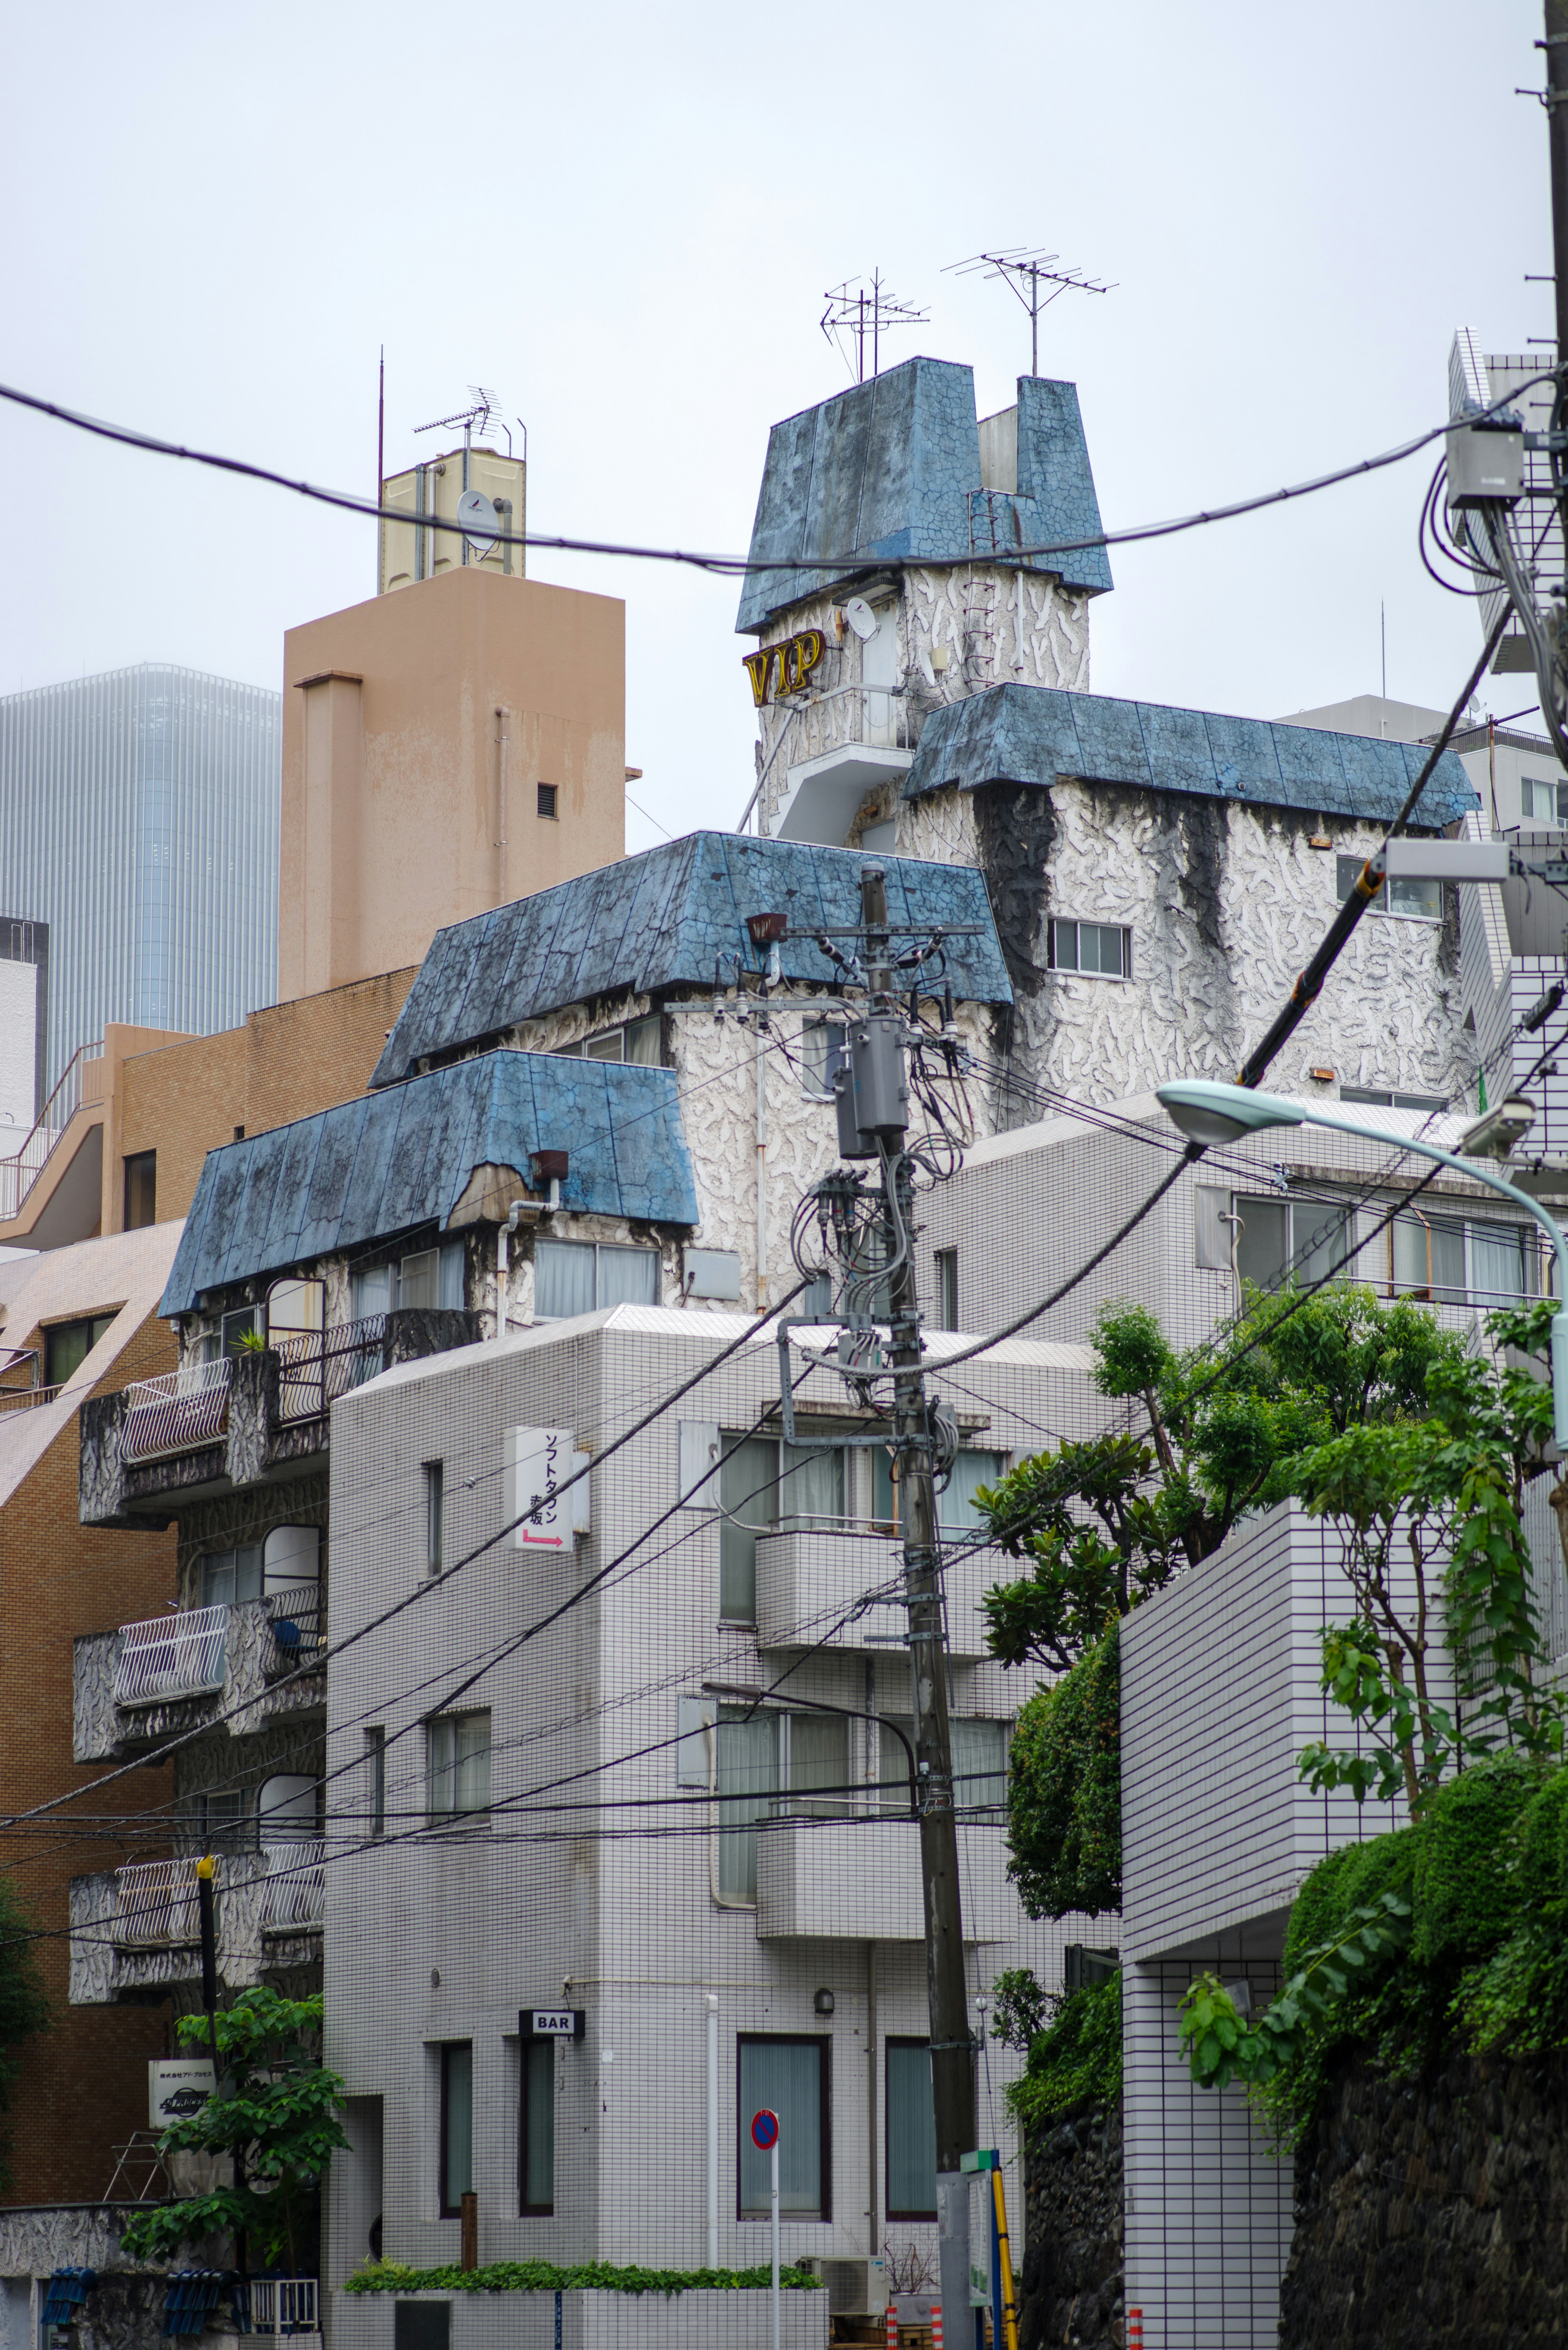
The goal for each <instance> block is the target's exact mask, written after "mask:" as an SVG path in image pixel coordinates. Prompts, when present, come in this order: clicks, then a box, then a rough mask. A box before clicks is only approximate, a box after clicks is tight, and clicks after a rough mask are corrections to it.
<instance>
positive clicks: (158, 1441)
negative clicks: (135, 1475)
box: [119, 1355, 233, 1467]
mask: <svg viewBox="0 0 1568 2350" xmlns="http://www.w3.org/2000/svg"><path fill="white" fill-rule="evenodd" d="M232 1369H233V1365H232V1363H231V1362H230V1359H229V1357H228V1356H227V1355H223V1356H220V1357H219V1358H218V1360H217V1361H216V1362H215V1363H187V1364H186V1365H185V1366H184V1367H183V1368H182V1369H181V1370H178V1371H165V1372H164V1373H163V1375H162V1377H161V1378H156V1379H132V1380H131V1381H130V1383H129V1385H128V1387H127V1388H126V1393H127V1395H128V1396H129V1397H130V1407H129V1409H127V1411H126V1415H125V1419H124V1420H123V1422H122V1423H121V1427H120V1431H119V1457H120V1460H121V1461H123V1462H124V1463H125V1464H126V1466H127V1467H130V1466H133V1465H134V1464H135V1463H136V1462H138V1461H161V1460H163V1459H165V1458H167V1457H168V1455H170V1454H171V1453H175V1452H192V1451H195V1450H196V1448H197V1447H198V1446H199V1445H202V1444H211V1443H213V1442H214V1440H216V1439H217V1438H218V1437H220V1436H222V1434H223V1430H224V1429H225V1428H226V1427H227V1425H228V1418H229V1377H230V1373H231V1371H232Z"/></svg>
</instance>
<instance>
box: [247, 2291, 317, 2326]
mask: <svg viewBox="0 0 1568 2350" xmlns="http://www.w3.org/2000/svg"><path fill="white" fill-rule="evenodd" d="M249 2290H250V2303H251V2332H252V2334H272V2335H276V2334H319V2333H320V2331H321V2304H320V2291H321V2288H320V2285H319V2282H318V2281H317V2279H316V2278H315V2277H252V2278H251V2280H250V2288H249Z"/></svg>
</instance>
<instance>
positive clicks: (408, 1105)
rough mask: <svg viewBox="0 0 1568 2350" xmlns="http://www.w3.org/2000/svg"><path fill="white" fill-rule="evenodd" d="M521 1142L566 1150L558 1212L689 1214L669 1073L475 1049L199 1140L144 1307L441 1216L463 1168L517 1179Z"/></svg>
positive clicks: (679, 1219) (690, 1198)
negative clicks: (251, 1130)
mask: <svg viewBox="0 0 1568 2350" xmlns="http://www.w3.org/2000/svg"><path fill="white" fill-rule="evenodd" d="M535 1150H565V1151H566V1152H567V1153H568V1154H569V1157H570V1162H571V1164H570V1171H569V1173H568V1174H567V1176H566V1180H565V1182H564V1183H563V1184H562V1186H561V1205H562V1206H563V1208H569V1209H574V1210H576V1211H577V1212H579V1213H581V1214H586V1215H600V1216H635V1217H640V1218H645V1219H647V1220H649V1221H650V1222H659V1223H672V1224H694V1223H695V1222H697V1189H696V1184H695V1182H694V1180H693V1178H692V1172H691V1154H690V1153H689V1152H688V1150H687V1148H686V1136H685V1131H684V1129H683V1128H682V1126H681V1123H680V1099H679V1097H678V1095H677V1092H676V1085H675V1074H674V1071H673V1070H671V1069H650V1068H639V1067H636V1066H622V1065H620V1064H618V1063H615V1062H609V1061H576V1060H564V1059H556V1058H554V1057H552V1056H550V1055H546V1054H543V1053H483V1054H481V1055H479V1056H478V1057H477V1058H476V1059H474V1060H472V1061H460V1062H458V1063H456V1064H455V1065H454V1066H452V1067H451V1068H446V1069H437V1070H434V1071H432V1072H431V1075H430V1076H424V1077H416V1078H414V1079H413V1081H412V1082H411V1083H410V1084H409V1085H406V1086H400V1087H397V1088H396V1089H395V1090H393V1091H391V1092H389V1093H382V1094H370V1095H368V1096H365V1097H362V1098H361V1099H360V1100H358V1101H350V1102H343V1103H341V1104H340V1105H339V1106H338V1107H337V1108H336V1109H325V1110H319V1111H317V1115H316V1116H315V1117H314V1118H299V1119H297V1120H296V1122H295V1124H294V1125H292V1126H280V1127H275V1128H273V1129H272V1131H271V1132H270V1133H267V1134H257V1135H254V1136H248V1137H247V1138H246V1139H245V1140H244V1142H231V1143H228V1144H226V1145H225V1146H224V1148H223V1149H222V1150H210V1151H209V1152H208V1154H207V1159H206V1163H205V1165H204V1166H203V1167H202V1172H201V1176H200V1179H199V1180H198V1181H197V1185H196V1196H195V1198H194V1199H193V1200H192V1202H191V1211H190V1213H189V1215H188V1216H187V1217H186V1219H185V1230H184V1232H183V1234H182V1238H181V1242H180V1248H179V1253H178V1254H177V1255H176V1257H175V1259H174V1263H173V1266H172V1268H171V1272H170V1275H169V1285H168V1287H167V1289H166V1290H165V1291H164V1293H163V1303H162V1305H161V1307H160V1308H159V1311H160V1313H161V1314H163V1315H174V1314H185V1313H189V1311H190V1310H191V1308H192V1306H193V1305H195V1304H196V1302H197V1300H198V1299H199V1297H200V1296H201V1295H202V1291H203V1290H206V1289H221V1288H223V1286H225V1285H226V1284H228V1283H230V1282H234V1281H248V1280H250V1279H252V1278H253V1277H254V1276H255V1275H257V1274H271V1273H281V1272H284V1271H286V1270H287V1269H288V1268H289V1267H290V1266H293V1265H296V1264H306V1263H310V1262H311V1261H312V1260H313V1259H315V1258H317V1257H322V1256H329V1255H331V1254H333V1253H336V1252H337V1251H338V1250H340V1249H349V1248H358V1247H361V1246H363V1245H364V1244H366V1243H369V1242H372V1241H378V1240H383V1239H386V1240H389V1239H391V1238H392V1237H393V1236H394V1235H395V1234H397V1233H399V1232H410V1231H412V1230H413V1229H414V1228H415V1227H416V1226H417V1225H421V1224H429V1223H432V1222H433V1223H437V1224H444V1223H445V1222H446V1220H447V1218H448V1217H449V1216H450V1215H451V1213H452V1210H453V1208H454V1207H455V1206H456V1205H457V1202H458V1201H459V1200H460V1199H461V1198H462V1193H463V1191H464V1190H465V1189H466V1187H467V1184H468V1180H469V1178H470V1176H471V1175H472V1172H473V1170H474V1169H475V1168H476V1167H483V1166H485V1165H487V1164H489V1165H493V1166H500V1167H514V1168H516V1169H517V1170H519V1172H520V1173H523V1174H524V1175H525V1174H526V1172H527V1168H528V1158H529V1154H530V1152H531V1151H535Z"/></svg>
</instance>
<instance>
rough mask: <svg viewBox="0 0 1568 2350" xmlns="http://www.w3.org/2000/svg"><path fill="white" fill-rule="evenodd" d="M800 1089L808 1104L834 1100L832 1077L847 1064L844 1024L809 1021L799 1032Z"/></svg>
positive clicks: (838, 1021)
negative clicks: (845, 1062) (839, 1068)
mask: <svg viewBox="0 0 1568 2350" xmlns="http://www.w3.org/2000/svg"><path fill="white" fill-rule="evenodd" d="M800 1058H801V1072H800V1089H801V1091H802V1093H803V1094H804V1095H805V1097H806V1099H807V1101H831V1100H832V1099H833V1075H834V1071H835V1070H836V1069H837V1068H838V1067H840V1066H842V1064H843V1061H844V1024H843V1022H842V1021H840V1020H808V1021H806V1022H805V1025H804V1026H803V1027H802V1029H801V1032H800Z"/></svg>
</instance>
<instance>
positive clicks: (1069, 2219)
mask: <svg viewBox="0 0 1568 2350" xmlns="http://www.w3.org/2000/svg"><path fill="white" fill-rule="evenodd" d="M1023 2193H1024V2203H1025V2208H1026V2212H1027V2221H1026V2228H1027V2232H1026V2236H1025V2241H1024V2252H1023V2277H1022V2279H1021V2281H1020V2285H1019V2295H1018V2303H1019V2306H1018V2341H1019V2350H1046V2345H1049V2344H1055V2343H1059V2342H1060V2343H1078V2344H1082V2345H1085V2350H1089V2346H1090V2345H1102V2344H1106V2345H1116V2350H1121V2345H1122V2341H1123V2324H1122V2116H1121V2108H1120V2107H1119V2106H1117V2107H1116V2110H1115V2111H1114V2112H1098V2113H1096V2112H1088V2113H1083V2114H1079V2115H1076V2116H1075V2117H1074V2118H1073V2119H1072V2120H1071V2121H1065V2122H1054V2123H1052V2124H1051V2126H1049V2128H1047V2129H1045V2130H1044V2131H1042V2133H1041V2134H1040V2136H1039V2137H1037V2138H1036V2139H1035V2140H1034V2141H1033V2144H1032V2145H1031V2146H1029V2147H1027V2149H1026V2151H1025V2155H1024V2166H1023Z"/></svg>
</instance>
